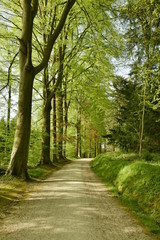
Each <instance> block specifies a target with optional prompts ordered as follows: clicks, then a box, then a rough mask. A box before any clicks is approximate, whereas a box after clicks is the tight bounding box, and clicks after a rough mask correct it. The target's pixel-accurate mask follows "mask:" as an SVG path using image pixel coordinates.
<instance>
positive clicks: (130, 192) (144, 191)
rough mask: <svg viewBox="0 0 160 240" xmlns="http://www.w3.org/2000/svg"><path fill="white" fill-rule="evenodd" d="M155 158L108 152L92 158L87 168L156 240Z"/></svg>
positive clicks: (159, 223) (158, 181)
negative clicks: (148, 228) (133, 212)
mask: <svg viewBox="0 0 160 240" xmlns="http://www.w3.org/2000/svg"><path fill="white" fill-rule="evenodd" d="M156 159H157V160H155V158H154V157H153V158H152V161H151V160H150V161H148V159H147V161H145V160H144V156H143V160H141V161H140V159H139V158H138V156H137V155H136V154H134V153H132V154H121V153H108V154H102V155H99V156H98V157H96V158H95V159H94V160H93V161H92V163H91V166H92V168H93V169H94V171H95V172H96V173H97V174H98V175H99V176H100V177H101V178H102V179H103V180H104V181H105V182H106V183H107V184H109V185H110V186H112V189H113V190H114V192H115V193H116V194H117V195H118V196H119V198H120V199H121V200H122V201H123V203H125V204H126V205H127V206H129V207H130V208H131V209H132V210H134V211H135V212H136V213H137V215H138V216H139V217H140V219H141V221H142V222H143V224H145V225H146V226H149V227H150V228H151V231H152V232H153V233H155V234H157V236H158V237H159V239H160V165H159V159H160V158H158V157H157V155H156Z"/></svg>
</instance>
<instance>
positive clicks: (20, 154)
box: [7, 66, 34, 178]
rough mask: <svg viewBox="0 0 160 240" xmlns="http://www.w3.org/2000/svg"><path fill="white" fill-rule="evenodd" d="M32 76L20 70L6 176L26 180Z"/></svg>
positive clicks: (26, 71)
mask: <svg viewBox="0 0 160 240" xmlns="http://www.w3.org/2000/svg"><path fill="white" fill-rule="evenodd" d="M33 79H34V74H33V70H31V71H29V70H27V69H26V68H25V66H24V67H23V68H21V80H20V90H19V102H18V114H17V125H16V132H15V137H14V144H13V149H12V155H11V160H10V164H9V167H8V170H7V174H11V175H16V176H18V177H23V178H28V173H27V161H28V152H29V140H30V129H31V106H32V87H33Z"/></svg>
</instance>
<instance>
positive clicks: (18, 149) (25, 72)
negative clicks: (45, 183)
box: [6, 0, 76, 178]
mask: <svg viewBox="0 0 160 240" xmlns="http://www.w3.org/2000/svg"><path fill="white" fill-rule="evenodd" d="M75 1H76V0H68V1H67V2H66V4H65V6H64V9H63V12H62V14H61V17H60V20H59V23H58V24H57V27H56V28H55V30H54V32H52V31H51V33H50V36H49V38H48V42H47V44H46V47H45V50H44V57H43V59H42V61H41V63H40V64H39V65H38V66H36V67H33V65H32V32H33V21H34V18H35V16H36V15H37V10H38V0H23V19H22V35H21V39H20V56H19V59H20V86H19V101H18V115H17V125H16V132H15V137H14V144H13V148H12V155H11V159H10V164H9V167H8V169H7V172H6V173H7V174H11V175H16V176H18V177H23V178H28V173H27V162H28V153H29V140H30V130H31V107H32V89H33V81H34V78H35V75H36V74H38V73H39V72H40V71H41V70H43V69H44V68H45V67H46V66H47V64H48V61H49V59H50V54H51V51H52V49H53V45H54V43H55V41H56V39H57V38H58V36H59V34H60V32H61V30H62V28H63V26H64V24H65V21H66V18H67V16H68V14H69V12H70V10H71V8H72V7H73V5H74V3H75Z"/></svg>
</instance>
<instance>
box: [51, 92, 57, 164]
mask: <svg viewBox="0 0 160 240" xmlns="http://www.w3.org/2000/svg"><path fill="white" fill-rule="evenodd" d="M52 109H53V163H56V162H57V161H58V158H57V113H56V94H54V95H53V100H52Z"/></svg>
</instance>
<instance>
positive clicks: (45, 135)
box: [40, 103, 51, 165]
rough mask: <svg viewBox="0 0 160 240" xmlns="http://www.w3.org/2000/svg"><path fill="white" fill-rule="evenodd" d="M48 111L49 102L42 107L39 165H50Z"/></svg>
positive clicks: (49, 108)
mask: <svg viewBox="0 0 160 240" xmlns="http://www.w3.org/2000/svg"><path fill="white" fill-rule="evenodd" d="M50 112H51V104H50V103H49V104H46V105H45V106H44V107H43V117H42V150H41V161H40V164H41V165H51V160H50Z"/></svg>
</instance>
